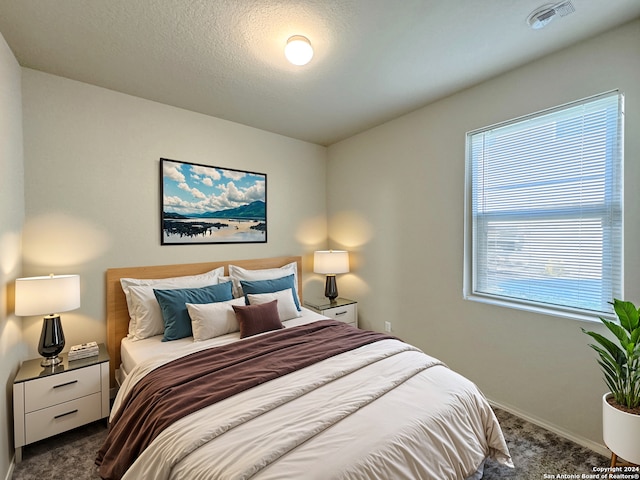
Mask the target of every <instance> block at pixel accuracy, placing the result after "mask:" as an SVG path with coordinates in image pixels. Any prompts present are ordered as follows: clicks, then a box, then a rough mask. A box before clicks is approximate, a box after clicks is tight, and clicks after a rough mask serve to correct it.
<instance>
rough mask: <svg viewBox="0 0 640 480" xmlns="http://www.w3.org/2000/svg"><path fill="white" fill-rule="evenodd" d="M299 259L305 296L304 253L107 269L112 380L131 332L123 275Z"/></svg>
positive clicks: (169, 273) (176, 273)
mask: <svg viewBox="0 0 640 480" xmlns="http://www.w3.org/2000/svg"><path fill="white" fill-rule="evenodd" d="M292 262H296V263H297V264H298V294H299V296H300V300H302V257H273V258H262V259H257V260H225V261H223V262H204V263H185V264H178V265H157V266H148V267H122V268H110V269H108V270H107V280H106V281H107V350H108V351H109V356H110V357H111V362H110V366H109V382H110V384H111V388H115V386H116V382H115V371H116V368H120V362H121V359H120V342H121V340H122V339H123V338H124V337H126V336H127V334H128V333H129V310H128V309H127V300H126V298H125V296H124V291H123V290H122V287H121V285H120V279H121V278H145V279H146V278H168V277H182V276H185V275H198V274H201V273H205V272H208V271H210V270H213V269H215V268H219V267H224V274H225V275H228V274H229V270H228V265H229V264H233V265H237V266H239V267H242V268H246V269H249V270H258V269H261V268H277V267H282V266H283V265H287V264H289V263H292Z"/></svg>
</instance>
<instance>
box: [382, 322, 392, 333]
mask: <svg viewBox="0 0 640 480" xmlns="http://www.w3.org/2000/svg"><path fill="white" fill-rule="evenodd" d="M384 331H385V332H391V322H384Z"/></svg>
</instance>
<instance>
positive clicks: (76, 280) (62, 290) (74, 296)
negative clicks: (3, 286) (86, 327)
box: [16, 275, 80, 317]
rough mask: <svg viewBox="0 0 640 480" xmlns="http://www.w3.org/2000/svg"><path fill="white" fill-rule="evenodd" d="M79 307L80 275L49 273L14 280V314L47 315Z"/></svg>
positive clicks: (24, 315)
mask: <svg viewBox="0 0 640 480" xmlns="http://www.w3.org/2000/svg"><path fill="white" fill-rule="evenodd" d="M79 307H80V276H79V275H50V276H47V277H29V278H18V279H17V280H16V315H18V316H21V317H26V316H29V315H49V314H52V313H60V312H67V311H69V310H75V309H76V308H79Z"/></svg>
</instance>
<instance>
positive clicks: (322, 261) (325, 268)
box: [313, 250, 349, 275]
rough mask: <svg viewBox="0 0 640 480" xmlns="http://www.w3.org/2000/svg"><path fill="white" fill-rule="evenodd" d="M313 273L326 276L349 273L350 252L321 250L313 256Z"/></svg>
mask: <svg viewBox="0 0 640 480" xmlns="http://www.w3.org/2000/svg"><path fill="white" fill-rule="evenodd" d="M313 271H314V272H315V273H324V274H326V275H335V274H337V273H348V272H349V252H346V251H344V250H320V251H317V252H314V254H313Z"/></svg>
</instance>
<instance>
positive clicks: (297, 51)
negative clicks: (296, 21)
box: [284, 35, 313, 65]
mask: <svg viewBox="0 0 640 480" xmlns="http://www.w3.org/2000/svg"><path fill="white" fill-rule="evenodd" d="M284 55H285V57H287V60H289V61H290V62H291V63H293V64H294V65H306V64H307V63H309V61H310V60H311V58H312V57H313V48H311V42H309V39H308V38H307V37H303V36H302V35H294V36H293V37H289V40H287V46H286V47H284Z"/></svg>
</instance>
